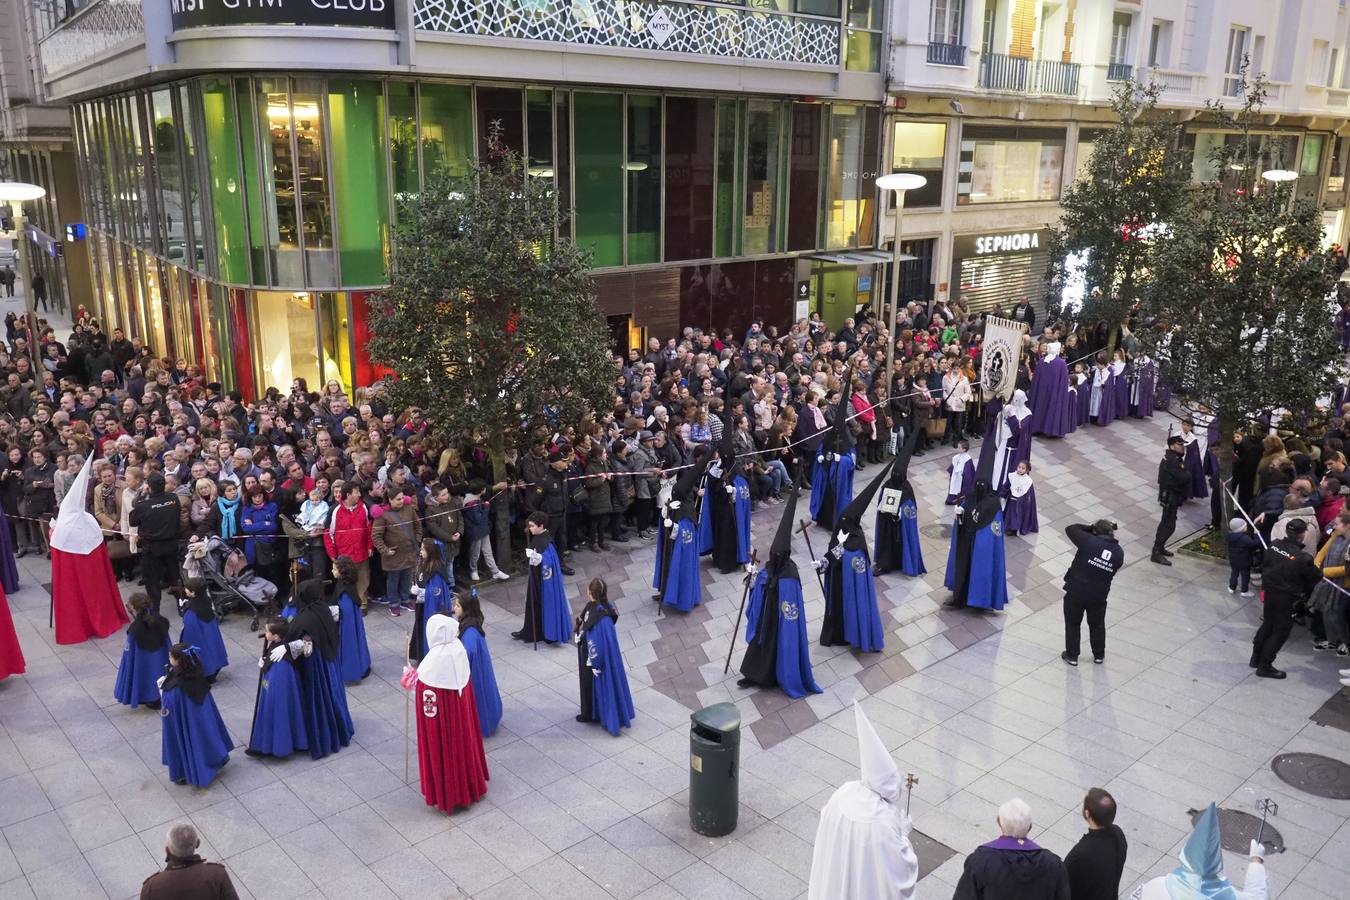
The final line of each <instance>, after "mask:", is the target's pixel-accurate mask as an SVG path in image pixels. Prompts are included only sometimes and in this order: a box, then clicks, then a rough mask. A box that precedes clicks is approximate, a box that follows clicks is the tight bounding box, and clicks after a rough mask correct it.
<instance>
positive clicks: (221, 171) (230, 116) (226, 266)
mask: <svg viewBox="0 0 1350 900" xmlns="http://www.w3.org/2000/svg"><path fill="white" fill-rule="evenodd" d="M233 93H234V92H233V91H232V90H231V89H230V82H229V81H226V80H224V79H219V80H216V81H208V82H205V83H204V84H203V85H202V124H203V126H204V129H203V130H204V132H205V140H206V168H207V178H208V181H207V188H208V190H209V191H210V192H211V210H212V213H213V215H212V219H213V221H214V223H215V243H216V263H217V271H218V273H219V275H220V279H221V281H226V282H232V283H236V284H247V283H248V236H247V234H246V233H245V227H244V183H243V178H242V177H241V173H240V169H239V144H238V143H237V140H236V135H237V134H238V133H239V128H238V122H237V120H236V118H235V113H234V96H233ZM249 130H252V129H249Z"/></svg>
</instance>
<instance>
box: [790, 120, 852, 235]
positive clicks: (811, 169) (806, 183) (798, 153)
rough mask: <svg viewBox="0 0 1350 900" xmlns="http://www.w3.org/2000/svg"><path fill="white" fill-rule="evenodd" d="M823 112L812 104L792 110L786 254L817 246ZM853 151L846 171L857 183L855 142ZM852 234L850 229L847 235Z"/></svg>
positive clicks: (824, 125)
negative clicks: (851, 160) (787, 251)
mask: <svg viewBox="0 0 1350 900" xmlns="http://www.w3.org/2000/svg"><path fill="white" fill-rule="evenodd" d="M824 112H825V107H823V106H819V105H817V104H814V103H796V104H794V105H793V106H792V140H791V142H790V144H789V147H790V148H791V154H790V158H789V162H788V179H789V180H788V221H787V238H788V243H787V246H788V249H789V250H811V249H813V248H815V247H818V246H820V234H819V225H820V205H821V196H820V169H821V166H820V159H821V148H820V142H821V131H822V128H823V127H826V125H828V120H823V115H824ZM853 151H854V152H853V163H854V164H853V165H851V166H849V167H848V168H849V170H850V171H849V175H850V176H851V177H852V178H854V179H856V178H857V175H858V172H857V168H858V167H857V160H858V154H857V146H856V142H855V145H854V147H853ZM856 187H857V185H856V181H855V183H854V188H855V189H856ZM852 230H853V229H852V228H851V227H850V228H849V231H852Z"/></svg>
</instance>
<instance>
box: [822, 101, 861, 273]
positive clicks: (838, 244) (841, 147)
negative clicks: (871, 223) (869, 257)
mask: <svg viewBox="0 0 1350 900" xmlns="http://www.w3.org/2000/svg"><path fill="white" fill-rule="evenodd" d="M865 131H866V128H865V123H864V118H863V114H862V108H861V107H858V106H848V105H845V104H842V103H836V104H834V105H833V106H831V107H830V143H829V166H830V168H829V177H828V181H827V182H826V197H825V216H826V218H825V246H826V247H828V248H830V249H836V250H837V249H844V248H848V247H857V246H858V221H859V218H860V216H861V212H862V210H861V200H862V190H861V188H862V177H861V172H862V170H861V163H862V150H863V137H864V133H865ZM867 242H868V243H870V236H869V240H868V241H867Z"/></svg>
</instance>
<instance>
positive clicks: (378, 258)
mask: <svg viewBox="0 0 1350 900" xmlns="http://www.w3.org/2000/svg"><path fill="white" fill-rule="evenodd" d="M328 115H329V131H330V133H331V134H332V136H333V188H334V191H335V192H336V195H337V215H338V241H339V244H340V246H339V254H340V256H341V262H342V283H343V284H352V285H365V284H383V283H384V280H385V265H384V264H385V258H386V255H387V252H388V246H389V243H388V241H389V192H388V188H387V181H386V178H385V169H384V160H385V152H384V89H383V86H382V85H381V84H380V83H379V82H378V81H339V80H336V79H334V80H331V81H329V82H328Z"/></svg>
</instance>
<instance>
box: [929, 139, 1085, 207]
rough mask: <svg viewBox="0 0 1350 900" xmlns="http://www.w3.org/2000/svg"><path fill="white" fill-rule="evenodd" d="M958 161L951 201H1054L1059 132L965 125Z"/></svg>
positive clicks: (1059, 173)
mask: <svg viewBox="0 0 1350 900" xmlns="http://www.w3.org/2000/svg"><path fill="white" fill-rule="evenodd" d="M961 161H962V167H961V178H960V181H959V183H958V185H957V196H956V201H957V203H960V204H963V205H964V204H971V203H1011V202H1017V201H1026V200H1056V199H1058V198H1059V188H1060V182H1061V180H1062V178H1063V172H1064V131H1063V130H1062V129H1055V128H1003V127H1000V126H989V125H970V126H967V127H966V128H965V129H964V130H963V132H962V134H961ZM967 164H968V165H967Z"/></svg>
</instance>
